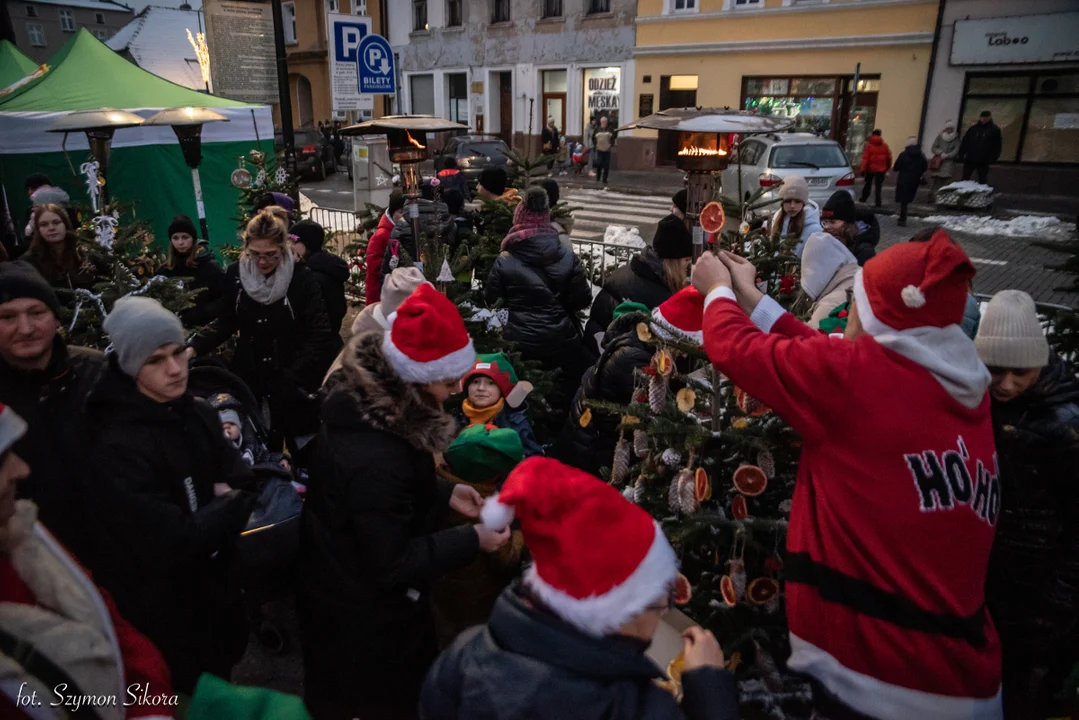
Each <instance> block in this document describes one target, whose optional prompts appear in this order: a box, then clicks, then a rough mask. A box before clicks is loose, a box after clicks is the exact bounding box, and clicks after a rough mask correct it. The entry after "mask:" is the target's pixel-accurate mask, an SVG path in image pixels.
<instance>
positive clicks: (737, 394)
mask: <svg viewBox="0 0 1079 720" xmlns="http://www.w3.org/2000/svg"><path fill="white" fill-rule="evenodd" d="M734 399H735V401H736V402H737V403H738V409H739V410H741V411H742V412H744V413H745V414H746V415H751V416H753V417H760V416H761V415H767V414H768V413H770V412H771V409H770V408H769V407H768V406H767V405H765V404H764V403H762V402H761V401H760V400H758V399H757V398H755V397H752V396H750V395H748V394H746V391H745V390H743V389H742V388H740V387H736V388H735V389H734Z"/></svg>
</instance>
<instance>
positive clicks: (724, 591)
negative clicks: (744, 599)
mask: <svg viewBox="0 0 1079 720" xmlns="http://www.w3.org/2000/svg"><path fill="white" fill-rule="evenodd" d="M719 592H720V594H721V595H722V596H723V602H725V603H727V605H728V606H729V607H734V606H735V605H737V604H738V596H737V595H736V594H735V592H734V582H733V581H731V576H730V575H724V576H723V577H722V578H720V579H719Z"/></svg>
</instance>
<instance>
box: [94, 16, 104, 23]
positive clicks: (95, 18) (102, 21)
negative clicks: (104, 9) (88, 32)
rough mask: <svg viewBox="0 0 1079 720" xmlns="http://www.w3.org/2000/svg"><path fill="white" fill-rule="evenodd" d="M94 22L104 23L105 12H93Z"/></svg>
mask: <svg viewBox="0 0 1079 720" xmlns="http://www.w3.org/2000/svg"><path fill="white" fill-rule="evenodd" d="M94 22H96V23H97V24H98V25H104V24H105V13H94Z"/></svg>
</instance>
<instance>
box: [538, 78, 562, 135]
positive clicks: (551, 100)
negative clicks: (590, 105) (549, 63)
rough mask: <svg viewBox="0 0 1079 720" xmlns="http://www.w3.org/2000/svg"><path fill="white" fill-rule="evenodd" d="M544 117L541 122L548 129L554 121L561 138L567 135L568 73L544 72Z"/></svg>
mask: <svg viewBox="0 0 1079 720" xmlns="http://www.w3.org/2000/svg"><path fill="white" fill-rule="evenodd" d="M542 107H543V117H541V118H540V121H541V122H542V123H543V127H547V121H548V120H551V119H553V120H554V123H555V127H557V128H558V134H559V136H560V137H564V136H565V134H566V71H565V70H544V71H543V105H542Z"/></svg>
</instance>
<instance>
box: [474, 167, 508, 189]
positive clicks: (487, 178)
mask: <svg viewBox="0 0 1079 720" xmlns="http://www.w3.org/2000/svg"><path fill="white" fill-rule="evenodd" d="M479 182H480V185H482V186H483V189H484V190H486V191H487V192H489V193H491V194H492V195H501V194H502V193H504V192H506V185H507V184H508V183H509V177H508V176H507V175H506V171H505V170H503V169H502V168H500V167H489V168H484V169H483V172H481V173H480V181H479Z"/></svg>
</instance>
